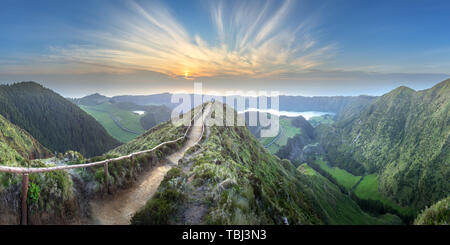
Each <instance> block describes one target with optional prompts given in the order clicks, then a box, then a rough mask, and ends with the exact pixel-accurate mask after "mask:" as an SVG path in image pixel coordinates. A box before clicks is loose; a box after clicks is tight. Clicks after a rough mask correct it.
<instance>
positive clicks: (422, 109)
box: [316, 80, 450, 210]
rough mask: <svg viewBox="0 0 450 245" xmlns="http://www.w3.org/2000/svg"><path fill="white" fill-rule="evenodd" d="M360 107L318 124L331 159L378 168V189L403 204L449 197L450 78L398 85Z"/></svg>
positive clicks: (360, 171)
mask: <svg viewBox="0 0 450 245" xmlns="http://www.w3.org/2000/svg"><path fill="white" fill-rule="evenodd" d="M353 108H355V107H353ZM361 108H363V110H362V111H360V112H359V113H349V114H348V115H349V117H347V118H342V119H341V120H339V121H337V122H336V123H335V124H333V125H320V126H318V127H317V128H316V134H317V137H318V139H319V141H320V143H321V144H322V145H323V146H324V148H325V149H326V152H327V156H328V159H329V160H330V162H332V163H334V164H335V165H337V166H339V167H341V168H344V169H346V170H347V171H349V172H351V173H353V174H355V175H364V174H371V173H377V174H378V175H379V190H380V191H381V192H382V193H383V194H384V195H386V196H388V197H390V198H392V199H393V200H395V201H396V202H397V203H398V204H400V205H402V206H409V207H413V208H415V209H416V210H417V209H421V208H423V207H424V206H425V205H430V204H432V203H434V202H436V201H437V200H439V199H442V198H444V197H446V196H448V195H449V191H450V182H449V181H448V180H449V179H450V167H449V165H448V163H449V161H450V148H449V147H450V144H449V143H450V139H449V135H450V118H449V109H450V80H446V81H443V82H441V83H439V84H437V85H436V86H434V87H433V88H430V89H427V90H423V91H417V92H416V91H414V90H412V89H410V88H407V87H399V88H397V89H395V90H393V91H391V92H390V93H387V94H385V95H383V96H381V97H379V98H378V99H377V100H376V101H375V102H373V103H372V104H370V105H365V106H362V107H361Z"/></svg>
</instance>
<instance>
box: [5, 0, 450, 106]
mask: <svg viewBox="0 0 450 245" xmlns="http://www.w3.org/2000/svg"><path fill="white" fill-rule="evenodd" d="M0 5H1V6H0V83H14V82H20V81H36V82H39V83H41V84H43V85H44V86H46V87H49V88H51V89H53V90H55V91H56V92H58V93H61V94H62V95H63V96H66V97H81V96H84V95H88V94H92V93H95V92H99V93H101V94H105V95H108V96H113V95H123V94H155V93H161V92H192V90H193V83H194V82H202V84H203V88H204V91H205V92H208V93H214V94H223V93H224V92H225V91H237V92H239V93H245V91H249V90H253V91H259V90H265V91H279V92H280V94H288V95H304V96H317V95H321V96H332V95H359V94H368V95H381V94H383V93H386V92H388V91H390V90H392V89H394V88H395V87H398V86H408V87H411V88H413V89H416V90H421V89H426V88H429V87H431V86H433V85H434V84H436V83H438V82H440V81H442V80H445V79H447V78H450V31H449V28H448V26H450V14H448V13H449V12H450V1H436V0H430V1H414V0H405V1H402V0H391V1H368V0H323V1H312V0H310V1H306V0H304V1H302V0H298V1H296V0H281V1H270V0H269V1H264V0H249V1H245V0H244V1H231V0H228V1H219V0H217V1H213V0H209V1H208V0H190V1H185V0H182V1H139V0H134V1H132V0H128V1H127V0H123V1H114V0H95V1H94V0H92V1H89V0H85V1H45V0H42V1H37V0H29V1H21V0H4V1H2V2H1V3H0Z"/></svg>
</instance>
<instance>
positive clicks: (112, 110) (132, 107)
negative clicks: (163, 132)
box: [72, 94, 170, 143]
mask: <svg viewBox="0 0 450 245" xmlns="http://www.w3.org/2000/svg"><path fill="white" fill-rule="evenodd" d="M72 101H73V102H74V103H76V104H77V105H78V106H79V107H80V108H81V109H83V110H84V111H85V112H87V113H88V114H89V115H91V116H92V117H94V118H95V119H96V120H97V121H98V122H99V123H100V124H101V125H102V126H103V127H104V128H105V129H106V131H108V133H109V134H110V135H112V136H113V137H114V138H116V139H117V140H119V141H120V142H123V143H126V142H129V141H131V140H132V139H134V138H136V137H137V136H139V135H140V134H142V133H144V132H145V130H148V129H150V128H152V127H154V126H156V125H157V124H159V123H161V122H165V121H167V120H169V119H170V110H169V109H168V108H167V107H166V106H142V105H136V104H134V103H131V102H115V101H114V100H112V99H110V98H108V97H105V96H102V95H99V94H93V95H89V96H86V97H83V98H81V99H72ZM134 111H144V112H145V114H144V115H138V114H136V113H134Z"/></svg>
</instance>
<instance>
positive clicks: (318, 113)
mask: <svg viewBox="0 0 450 245" xmlns="http://www.w3.org/2000/svg"><path fill="white" fill-rule="evenodd" d="M249 111H260V112H266V113H270V114H273V115H278V116H286V117H298V116H302V117H304V118H305V119H306V120H309V119H310V118H311V117H318V116H323V115H325V114H329V115H335V113H334V112H323V111H277V110H273V109H257V108H248V109H247V110H244V111H240V112H239V113H244V112H249Z"/></svg>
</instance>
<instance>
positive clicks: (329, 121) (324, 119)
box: [308, 114, 334, 127]
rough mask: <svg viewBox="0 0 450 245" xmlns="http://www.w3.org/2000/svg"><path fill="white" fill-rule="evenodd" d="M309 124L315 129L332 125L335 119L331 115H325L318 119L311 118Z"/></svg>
mask: <svg viewBox="0 0 450 245" xmlns="http://www.w3.org/2000/svg"><path fill="white" fill-rule="evenodd" d="M308 122H309V123H311V125H312V126H313V127H317V126H319V125H320V124H332V123H334V120H333V117H332V116H331V115H328V114H325V115H322V116H317V117H311V118H310V119H309V120H308Z"/></svg>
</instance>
